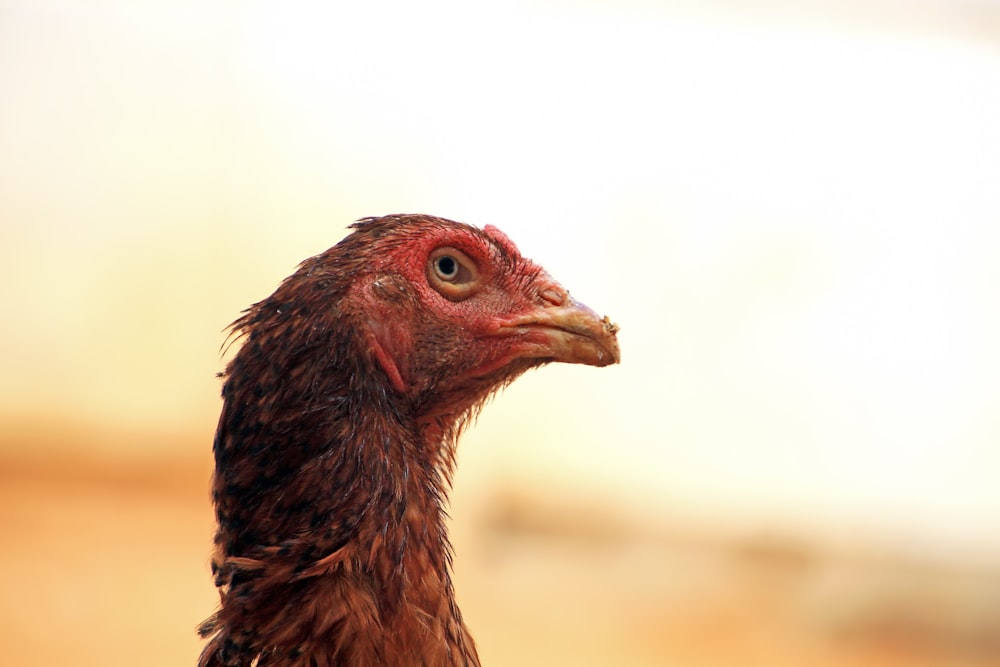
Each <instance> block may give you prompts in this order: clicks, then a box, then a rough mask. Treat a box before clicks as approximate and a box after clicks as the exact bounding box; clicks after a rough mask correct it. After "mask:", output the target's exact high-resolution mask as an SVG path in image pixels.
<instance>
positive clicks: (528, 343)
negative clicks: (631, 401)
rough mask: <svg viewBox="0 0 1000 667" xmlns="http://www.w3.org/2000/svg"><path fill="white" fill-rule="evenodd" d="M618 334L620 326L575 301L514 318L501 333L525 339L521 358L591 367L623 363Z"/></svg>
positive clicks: (567, 300) (569, 299)
mask: <svg viewBox="0 0 1000 667" xmlns="http://www.w3.org/2000/svg"><path fill="white" fill-rule="evenodd" d="M617 333H618V325H617V324H615V323H614V322H612V321H611V320H610V319H608V318H607V317H598V316H597V313H595V312H594V311H593V310H591V309H590V308H588V307H587V306H585V305H583V304H582V303H580V302H578V301H576V300H574V299H572V298H567V299H566V300H565V301H563V302H562V303H561V304H560V305H551V306H547V307H543V308H538V309H537V310H534V311H531V312H529V313H525V314H523V315H518V316H515V317H512V318H511V319H509V320H507V321H506V322H504V323H503V326H501V327H500V329H499V330H498V331H497V334H499V335H507V336H518V337H520V338H522V341H523V345H522V346H521V348H522V349H521V353H520V354H519V355H518V356H521V357H531V358H538V359H550V360H552V361H562V362H566V363H570V364H588V365H590V366H609V365H611V364H617V363H618V362H619V361H620V360H621V351H620V350H619V348H618V339H617V337H616V334H617Z"/></svg>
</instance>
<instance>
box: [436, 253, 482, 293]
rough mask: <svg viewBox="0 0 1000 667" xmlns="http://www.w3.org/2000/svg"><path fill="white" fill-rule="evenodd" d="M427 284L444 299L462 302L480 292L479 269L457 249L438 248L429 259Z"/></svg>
mask: <svg viewBox="0 0 1000 667" xmlns="http://www.w3.org/2000/svg"><path fill="white" fill-rule="evenodd" d="M427 282H428V283H430V285H431V287H433V288H434V289H435V290H436V291H437V292H438V293H439V294H441V295H442V296H443V297H444V298H446V299H448V300H450V301H461V300H463V299H467V298H469V297H470V296H472V295H473V294H475V293H476V292H478V291H479V287H480V274H479V267H478V266H476V263H475V262H473V261H472V259H471V258H470V257H469V256H468V255H466V254H465V253H464V252H462V251H461V250H458V249H457V248H451V247H447V246H446V247H442V248H437V249H436V250H434V252H432V253H431V254H430V256H429V257H428V258H427Z"/></svg>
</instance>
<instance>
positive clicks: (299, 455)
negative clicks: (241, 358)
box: [200, 362, 478, 667]
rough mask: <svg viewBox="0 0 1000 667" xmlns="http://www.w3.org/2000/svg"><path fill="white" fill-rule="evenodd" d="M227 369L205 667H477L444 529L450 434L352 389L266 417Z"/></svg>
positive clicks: (247, 387)
mask: <svg viewBox="0 0 1000 667" xmlns="http://www.w3.org/2000/svg"><path fill="white" fill-rule="evenodd" d="M234 363H235V362H234ZM232 371H233V368H230V379H229V380H228V381H227V382H226V385H225V387H224V390H223V396H224V398H225V403H224V406H223V412H222V417H221V419H220V423H219V428H218V431H217V434H216V443H215V452H216V474H215V478H214V481H213V495H214V499H215V503H216V513H217V517H218V521H219V530H218V533H217V535H216V555H215V557H214V558H213V571H214V572H215V574H216V584H217V586H219V590H220V596H221V598H222V607H221V609H220V610H219V612H218V613H217V614H216V615H215V616H214V617H213V618H211V619H209V620H208V621H206V623H205V624H204V626H203V627H202V633H203V634H204V635H206V636H208V635H213V637H212V640H211V642H210V643H209V644H208V646H207V647H206V648H205V651H204V653H203V654H202V658H201V662H200V667H216V666H221V665H240V666H242V665H247V666H249V665H251V664H259V665H265V664H266V665H269V666H273V667H291V666H293V665H324V664H330V665H333V664H338V665H340V664H345V665H369V664H370V665H418V664H419V665H478V658H477V656H476V650H475V645H474V643H473V641H472V639H471V637H470V636H469V633H468V631H467V630H466V628H465V625H464V624H463V622H462V617H461V613H460V612H459V610H458V607H457V605H456V603H455V597H454V590H453V587H452V582H451V576H450V561H451V553H450V545H449V542H448V538H447V532H446V527H445V512H444V507H443V504H444V502H445V501H446V492H447V487H448V484H449V478H450V473H451V465H452V461H453V438H452V437H451V433H452V432H453V430H454V429H452V428H449V427H443V428H427V427H426V425H425V426H424V427H419V426H418V425H417V423H418V422H417V420H407V419H405V418H403V417H402V416H401V415H402V411H401V410H399V409H398V406H394V405H393V404H392V403H391V401H390V400H389V399H388V398H387V394H386V393H385V392H384V391H359V387H349V388H348V389H349V391H348V392H340V393H341V394H342V395H341V396H339V397H338V395H337V394H338V392H330V391H326V392H320V393H319V394H318V395H322V396H325V397H326V398H324V399H323V401H322V402H321V404H317V401H316V400H315V399H313V398H310V399H308V400H305V401H303V400H299V401H298V402H295V401H292V402H289V401H287V396H285V397H283V398H285V399H286V400H285V401H284V402H283V403H282V402H280V401H277V400H275V401H274V402H273V405H271V408H270V409H268V408H267V406H268V405H269V402H268V401H269V399H272V398H273V397H271V396H270V395H269V394H268V392H267V391H266V389H265V390H263V391H262V389H261V386H260V385H261V383H245V382H241V381H240V379H239V378H240V377H241V376H240V375H238V374H235V373H233V372H232ZM360 389H365V388H360ZM261 394H263V395H261ZM313 395H314V396H315V395H316V394H313ZM254 403H256V404H257V407H258V408H261V407H262V406H263V407H264V409H256V410H253V411H251V410H249V409H248V406H249V405H252V404H254ZM292 424H294V428H292V427H291V425H292ZM254 660H257V661H258V662H256V663H254Z"/></svg>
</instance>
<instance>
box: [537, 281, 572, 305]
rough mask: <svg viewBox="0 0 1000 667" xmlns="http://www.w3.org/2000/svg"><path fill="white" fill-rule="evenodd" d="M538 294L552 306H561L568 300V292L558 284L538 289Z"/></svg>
mask: <svg viewBox="0 0 1000 667" xmlns="http://www.w3.org/2000/svg"><path fill="white" fill-rule="evenodd" d="M538 295H539V296H540V297H542V298H543V299H545V300H546V301H548V302H549V303H551V304H552V305H553V306H562V305H564V304H565V303H566V302H567V301H568V300H569V292H567V291H566V290H564V289H563V288H562V287H560V286H559V285H548V286H546V287H543V288H542V289H541V290H539V291H538Z"/></svg>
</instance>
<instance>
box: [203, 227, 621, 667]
mask: <svg viewBox="0 0 1000 667" xmlns="http://www.w3.org/2000/svg"><path fill="white" fill-rule="evenodd" d="M349 229H350V231H349V233H348V235H347V236H345V237H344V238H343V239H342V240H341V241H340V242H338V243H337V244H336V245H334V246H333V247H331V248H329V249H328V250H326V251H324V252H322V253H320V254H318V255H316V256H314V257H311V258H309V259H307V260H305V261H304V262H302V263H301V264H300V265H299V267H298V268H297V269H296V271H295V272H294V273H293V274H292V275H290V276H289V277H288V278H286V279H285V280H284V281H283V282H281V284H280V285H279V286H278V288H277V289H276V290H275V291H274V293H273V294H271V295H270V296H269V297H267V298H265V299H263V300H261V301H259V302H257V303H255V304H253V305H252V306H250V307H249V308H247V309H246V310H245V311H243V312H242V314H241V315H240V317H239V318H238V319H236V321H235V322H233V324H232V325H231V326H230V328H229V337H228V338H227V340H228V341H229V343H230V344H234V343H235V342H236V341H239V343H240V344H239V348H238V350H237V351H236V352H235V354H234V355H233V356H232V357H231V359H230V361H229V362H228V363H227V365H226V367H225V370H224V371H223V372H222V373H219V376H220V377H221V378H222V408H221V413H220V416H219V422H218V426H217V429H216V433H215V439H214V442H213V453H214V459H215V470H214V474H213V477H212V482H211V493H212V500H213V504H214V508H215V518H216V522H217V530H216V534H215V538H214V550H213V554H212V560H211V567H212V572H213V576H214V583H215V585H216V587H217V588H218V592H219V596H220V605H219V607H218V609H217V611H216V613H215V614H214V615H212V616H211V617H210V618H209V619H208V620H206V621H205V622H204V623H203V624H201V626H200V627H199V633H200V634H201V636H202V637H203V638H206V639H207V643H206V645H205V647H204V649H203V650H202V653H201V655H200V658H199V661H198V665H199V667H251V666H255V667H332V666H334V665H351V666H353V665H391V666H404V665H423V666H427V667H437V666H442V667H444V666H452V665H456V666H457V665H463V666H478V665H479V664H480V663H479V657H478V654H477V650H476V645H475V642H474V640H473V639H472V636H471V635H470V632H469V630H468V628H467V627H466V624H465V622H464V621H463V619H462V614H461V612H460V610H459V607H458V605H457V604H456V598H455V590H454V586H453V583H452V579H451V563H452V548H451V545H450V543H449V541H448V535H447V530H446V522H445V520H446V512H445V510H446V503H447V494H448V491H449V490H450V487H451V480H452V474H453V470H454V467H455V453H456V445H457V440H458V437H459V435H460V434H461V433H462V431H463V429H465V428H466V426H468V425H469V424H470V422H471V421H472V420H474V419H475V417H476V416H477V415H478V414H479V411H480V410H481V408H482V406H483V404H484V403H486V402H487V401H488V400H489V399H490V398H491V397H492V396H493V395H494V394H496V393H497V392H498V391H500V390H501V389H503V388H504V387H506V386H507V385H509V384H510V383H511V382H512V381H513V380H514V379H515V378H517V377H518V376H520V375H521V374H522V373H524V372H525V371H527V370H529V369H531V368H534V367H538V366H542V365H545V364H547V363H549V362H566V363H579V364H587V365H592V366H608V365H611V364H615V363H618V362H619V360H620V351H619V345H618V340H617V332H618V326H617V325H616V324H614V323H613V322H612V321H611V320H610V319H609V318H607V317H603V318H602V317H598V315H597V314H596V313H595V312H594V311H593V310H591V309H590V308H588V307H587V306H585V305H583V304H581V303H579V302H578V301H576V300H575V299H573V298H572V297H571V296H570V294H569V292H568V291H567V290H566V289H564V288H563V287H562V286H561V285H560V284H559V283H558V282H556V281H555V280H554V279H552V278H551V277H550V276H549V274H548V273H547V272H546V271H545V270H544V269H543V268H541V266H539V265H538V264H536V263H534V262H533V261H531V260H530V259H527V258H525V257H523V256H522V255H521V254H520V252H519V251H518V249H517V247H516V246H515V245H514V243H513V242H512V241H511V240H510V239H509V238H508V237H507V236H506V235H505V234H504V233H503V232H501V231H500V230H499V229H498V228H496V227H494V226H492V225H487V226H485V227H483V228H478V227H475V226H472V225H468V224H466V223H460V222H454V221H451V220H447V219H444V218H439V217H435V216H430V215H417V214H400V215H386V216H381V217H370V218H363V219H361V220H358V221H357V222H355V223H353V224H352V225H351V226H350V228H349Z"/></svg>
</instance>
